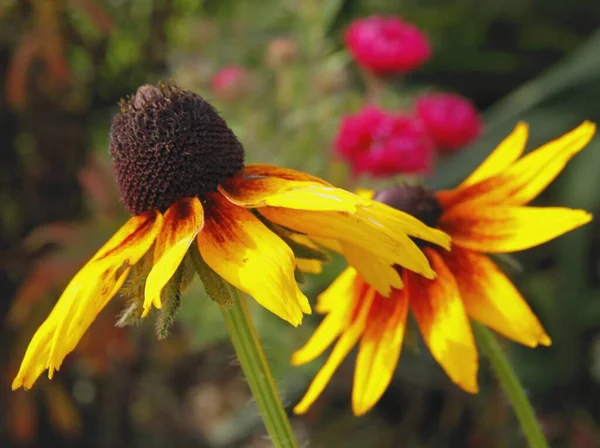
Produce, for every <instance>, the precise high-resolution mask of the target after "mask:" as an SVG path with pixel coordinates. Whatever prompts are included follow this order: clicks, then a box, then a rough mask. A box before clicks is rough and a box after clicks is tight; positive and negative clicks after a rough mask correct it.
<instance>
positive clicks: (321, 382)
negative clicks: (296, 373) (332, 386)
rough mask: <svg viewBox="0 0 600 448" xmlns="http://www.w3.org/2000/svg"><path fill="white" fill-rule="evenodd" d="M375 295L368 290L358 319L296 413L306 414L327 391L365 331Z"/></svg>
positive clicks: (334, 351) (313, 383)
mask: <svg viewBox="0 0 600 448" xmlns="http://www.w3.org/2000/svg"><path fill="white" fill-rule="evenodd" d="M374 293H375V290H374V289H372V288H369V289H368V294H366V295H365V296H364V297H363V299H362V301H361V303H360V304H359V309H358V312H357V313H356V317H355V318H354V319H353V321H352V323H351V324H350V325H349V326H348V327H346V329H345V331H343V333H342V335H341V336H340V338H339V339H338V341H337V343H336V344H335V347H334V348H333V350H332V352H331V354H330V355H329V358H327V361H326V362H325V364H324V365H323V367H322V368H321V370H319V372H318V373H317V375H316V376H315V378H314V379H313V381H312V383H311V384H310V386H309V387H308V390H307V391H306V394H305V395H304V397H302V400H300V402H299V403H298V404H297V405H296V406H295V407H294V413H296V414H304V413H305V412H306V411H307V410H308V408H309V407H310V406H311V405H312V404H313V403H314V402H315V400H316V399H317V398H319V395H321V393H322V392H323V390H324V389H325V386H327V383H329V380H331V377H332V376H333V374H334V373H335V371H336V370H337V368H338V367H339V365H340V364H341V363H342V361H343V360H344V358H346V356H348V353H350V351H351V350H352V348H353V347H354V345H356V343H357V342H358V340H359V339H360V336H361V335H362V333H363V331H364V329H365V325H366V320H367V315H368V313H369V309H370V308H371V303H372V302H373V296H374Z"/></svg>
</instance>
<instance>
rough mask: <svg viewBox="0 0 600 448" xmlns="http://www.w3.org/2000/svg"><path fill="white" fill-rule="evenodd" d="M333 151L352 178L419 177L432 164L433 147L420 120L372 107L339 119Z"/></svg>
mask: <svg viewBox="0 0 600 448" xmlns="http://www.w3.org/2000/svg"><path fill="white" fill-rule="evenodd" d="M335 149H336V152H337V154H338V155H340V156H341V157H342V158H343V159H345V160H347V161H348V162H349V163H350V165H351V167H352V171H353V172H354V174H359V173H369V174H371V175H372V176H375V177H385V176H391V175H394V174H398V173H423V172H426V171H429V169H430V168H431V165H432V163H433V144H432V142H431V140H430V138H429V136H428V134H427V130H426V129H425V127H424V125H423V123H422V122H421V121H420V120H418V119H416V118H414V117H410V116H408V115H402V114H396V115H392V114H389V113H387V112H384V111H382V110H380V109H378V108H376V107H373V106H369V107H366V108H364V109H363V110H361V111H360V112H358V113H357V114H356V115H350V116H347V117H344V118H343V119H342V122H341V124H340V128H339V130H338V135H337V137H336V140H335Z"/></svg>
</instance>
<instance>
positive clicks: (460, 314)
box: [404, 248, 478, 393]
mask: <svg viewBox="0 0 600 448" xmlns="http://www.w3.org/2000/svg"><path fill="white" fill-rule="evenodd" d="M425 253H426V254H427V257H428V258H429V260H430V261H431V265H432V267H433V269H435V271H436V272H437V273H438V278H437V279H436V280H433V281H432V280H427V279H425V278H423V277H420V276H418V275H414V274H411V273H410V272H406V275H405V278H404V282H405V285H406V286H405V288H406V294H407V295H408V297H409V300H410V308H411V310H412V312H413V315H414V316H415V320H416V321H417V324H418V326H419V329H420V330H421V333H422V334H423V339H424V340H425V343H426V344H427V346H428V347H429V350H430V351H431V354H432V355H433V357H434V359H435V360H436V361H437V362H438V363H439V364H440V365H441V366H442V368H443V369H444V370H445V371H446V373H447V374H448V376H449V377H450V379H452V381H454V383H456V384H457V385H459V386H460V387H461V388H463V389H464V390H466V391H467V392H471V393H475V392H477V367H478V358H477V350H476V348H475V342H474V340H473V334H472V332H471V325H470V324H469V320H468V318H467V314H466V312H465V309H464V307H463V304H462V301H461V297H460V294H459V290H458V286H457V285H456V281H455V279H454V276H453V275H452V273H451V272H450V270H449V269H448V267H447V266H446V264H445V263H444V261H443V260H442V258H441V256H440V255H439V254H438V253H437V252H436V251H435V250H433V249H432V248H425Z"/></svg>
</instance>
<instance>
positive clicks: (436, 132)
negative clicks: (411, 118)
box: [416, 93, 483, 151]
mask: <svg viewBox="0 0 600 448" xmlns="http://www.w3.org/2000/svg"><path fill="white" fill-rule="evenodd" d="M416 113H417V115H418V116H419V117H420V118H421V120H423V122H424V123H425V126H426V127H427V130H428V131H429V134H430V135H431V138H432V139H433V141H434V142H435V144H436V146H437V147H438V149H440V150H442V151H455V150H457V149H460V148H462V147H464V146H466V145H468V144H469V143H472V142H473V140H475V139H476V138H477V136H479V134H480V133H481V131H482V129H483V122H482V120H481V118H480V116H479V113H478V112H477V109H475V106H474V105H473V103H471V101H469V100H467V99H466V98H463V97H461V96H458V95H452V94H450V93H432V94H427V95H423V96H421V97H420V98H418V99H417V101H416Z"/></svg>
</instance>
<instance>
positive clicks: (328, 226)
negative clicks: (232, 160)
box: [260, 207, 435, 278]
mask: <svg viewBox="0 0 600 448" xmlns="http://www.w3.org/2000/svg"><path fill="white" fill-rule="evenodd" d="M260 212H261V213H262V214H263V215H264V216H265V217H266V218H267V219H269V220H270V221H272V222H275V223H277V224H281V225H283V226H285V227H288V228H290V229H292V230H295V231H297V232H301V233H306V234H308V235H309V236H311V237H313V236H316V237H320V238H326V239H332V240H338V241H340V242H344V243H350V244H355V245H356V246H358V247H360V248H362V249H365V250H367V251H370V252H371V253H373V254H374V255H376V256H379V257H381V258H382V259H383V260H384V261H386V262H388V263H389V264H394V263H395V264H398V265H400V266H404V267H406V268H407V269H410V270H412V271H415V272H417V273H419V274H421V275H424V276H426V277H428V278H433V277H435V272H433V271H432V270H431V268H430V267H429V262H428V261H427V258H425V256H424V255H423V253H422V252H421V250H420V249H419V248H418V247H417V245H416V244H415V243H414V242H413V241H412V240H411V239H410V238H409V237H408V236H407V235H406V234H405V233H403V232H402V229H397V228H394V229H390V228H387V227H385V226H384V225H382V224H381V223H379V222H377V221H375V220H374V219H367V218H362V217H361V216H359V215H358V214H351V213H345V212H313V211H304V210H290V209H284V208H280V207H264V208H261V209H260Z"/></svg>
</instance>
